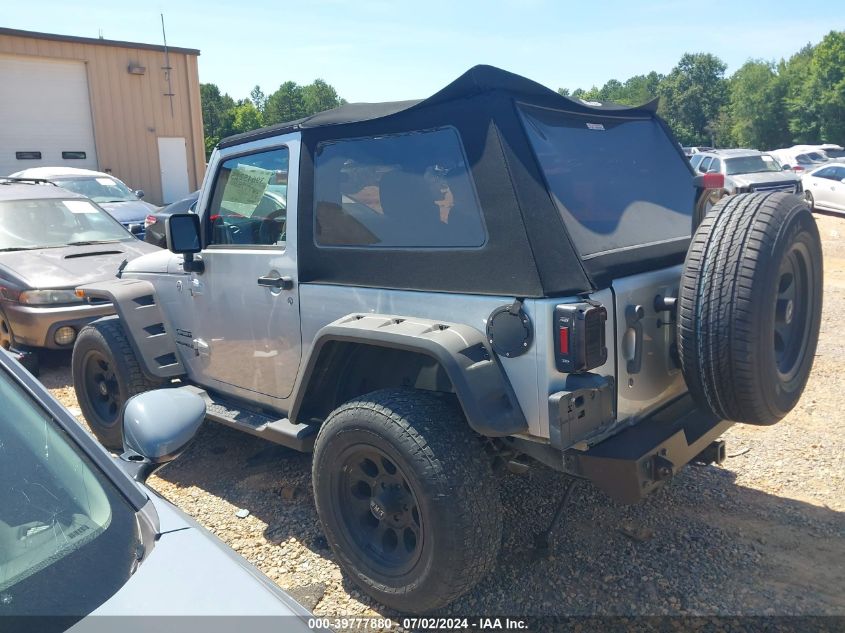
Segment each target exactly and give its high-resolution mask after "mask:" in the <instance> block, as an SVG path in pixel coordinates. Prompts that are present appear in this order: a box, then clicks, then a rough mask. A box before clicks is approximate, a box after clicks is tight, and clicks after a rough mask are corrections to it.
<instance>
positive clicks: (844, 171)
mask: <svg viewBox="0 0 845 633" xmlns="http://www.w3.org/2000/svg"><path fill="white" fill-rule="evenodd" d="M801 181H802V182H803V183H804V196H805V197H806V198H807V202H808V203H809V204H810V208H811V209H813V211H816V210H820V211H836V212H839V213H845V162H841V163H828V164H827V165H822V166H821V167H816V168H815V169H813V170H811V171H810V172H808V173H807V174H805V175H804V176H803V177H802V178H801Z"/></svg>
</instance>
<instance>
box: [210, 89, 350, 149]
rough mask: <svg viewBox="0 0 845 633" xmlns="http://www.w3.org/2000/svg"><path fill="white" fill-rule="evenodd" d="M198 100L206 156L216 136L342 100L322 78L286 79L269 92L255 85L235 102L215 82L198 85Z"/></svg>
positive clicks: (306, 113) (272, 122)
mask: <svg viewBox="0 0 845 633" xmlns="http://www.w3.org/2000/svg"><path fill="white" fill-rule="evenodd" d="M200 101H201V103H202V121H203V127H204V128H205V129H204V133H205V153H206V157H208V156H210V155H211V150H213V149H214V146H215V145H217V143H219V142H220V139H223V138H226V137H227V136H231V135H232V134H239V133H241V132H248V131H250V130H254V129H256V128H259V127H263V126H266V125H275V124H276V123H284V122H286V121H294V120H296V119H301V118H302V117H306V116H310V115H312V114H316V113H317V112H322V111H323V110H329V109H331V108H336V107H337V106H339V105H341V104H342V103H345V101H344V100H343V99H341V98H340V97H339V96H338V94H337V91H336V90H335V89H334V88H332V87H331V86H330V85H329V84H327V83H326V82H325V81H323V80H322V79H315V80H314V81H313V82H312V83H310V84H308V85H306V86H301V85H299V84H297V83H296V82H294V81H286V82H284V83H283V84H282V85H281V86H279V88H278V90H276V91H275V92H273V93H272V94H270V95H265V94H264V92H263V91H262V90H261V87H260V86H255V88H253V89H252V91H251V92H250V93H249V98H248V99H240V100H238V101H235V100H234V99H233V98H232V97H230V96H229V95H228V94H225V93H223V94H221V92H220V88H218V87H217V86H216V85H215V84H200Z"/></svg>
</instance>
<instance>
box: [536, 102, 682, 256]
mask: <svg viewBox="0 0 845 633" xmlns="http://www.w3.org/2000/svg"><path fill="white" fill-rule="evenodd" d="M520 111H521V113H522V116H523V119H524V121H525V129H526V131H527V132H528V136H529V139H530V140H531V145H532V146H533V148H534V152H535V154H536V155H537V159H538V161H539V163H540V167H541V168H542V170H543V173H544V175H545V177H546V181H547V183H548V188H549V192H550V193H551V195H552V198H553V200H554V202H555V204H556V205H557V207H558V211H559V212H560V214H561V216H562V218H563V221H564V223H565V224H566V228H567V229H568V230H569V233H570V235H571V237H572V240H573V242H574V243H575V244H576V245H577V246H578V248H579V250H580V252H581V255H582V256H584V257H588V256H590V255H596V254H599V253H603V252H608V251H614V250H618V249H622V248H628V247H632V246H645V245H648V244H652V243H656V242H667V241H672V240H680V239H684V238H687V237H688V236H689V235H690V232H691V229H692V211H693V201H694V200H695V189H694V185H693V179H692V174H691V173H690V168H689V165H688V164H687V163H686V161H684V160H683V157H682V156H681V155H680V154H679V152H678V150H677V149H676V148H675V146H674V144H673V143H672V142H671V141H670V140H669V138H668V136H667V135H666V132H665V131H664V130H663V128H662V127H661V126H660V124H659V123H658V122H656V121H654V120H653V119H650V118H648V119H627V120H626V119H618V118H611V117H607V118H602V116H601V115H600V114H596V115H595V116H590V117H583V118H582V117H580V116H572V115H569V114H567V113H564V112H559V111H556V110H547V109H544V108H537V107H533V106H527V105H522V106H520ZM656 182H659V183H660V186H655V185H654V183H656Z"/></svg>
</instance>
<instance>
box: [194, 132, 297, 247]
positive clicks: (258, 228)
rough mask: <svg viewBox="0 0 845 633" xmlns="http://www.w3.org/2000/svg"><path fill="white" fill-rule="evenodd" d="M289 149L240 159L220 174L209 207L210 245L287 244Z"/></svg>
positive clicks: (222, 169)
mask: <svg viewBox="0 0 845 633" xmlns="http://www.w3.org/2000/svg"><path fill="white" fill-rule="evenodd" d="M288 163H289V154H288V149H287V148H286V147H280V148H277V149H272V150H269V151H264V152H259V153H256V154H249V155H246V156H238V157H235V158H230V159H228V160H227V161H225V162H224V163H223V164H222V165H221V166H220V169H219V170H218V172H217V177H216V180H215V182H214V190H213V194H212V198H211V205H210V206H209V212H208V217H209V220H210V222H211V239H210V244H211V245H260V246H280V247H284V245H285V224H286V219H287V180H288Z"/></svg>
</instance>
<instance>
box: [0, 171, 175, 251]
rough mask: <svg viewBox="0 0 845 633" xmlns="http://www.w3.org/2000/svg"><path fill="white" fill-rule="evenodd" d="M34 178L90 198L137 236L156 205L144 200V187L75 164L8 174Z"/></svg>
mask: <svg viewBox="0 0 845 633" xmlns="http://www.w3.org/2000/svg"><path fill="white" fill-rule="evenodd" d="M9 177H10V178H37V179H42V180H47V181H49V182H52V183H53V184H55V185H58V186H59V187H62V188H63V189H67V190H68V191H73V192H75V193H78V194H81V195H83V196H85V197H87V198H89V199H90V200H93V201H94V202H96V203H97V204H99V205H100V206H101V207H103V208H104V209H105V210H106V211H108V212H109V213H111V214H112V216H114V218H115V219H116V220H117V221H118V222H120V223H121V224H122V225H123V226H125V227H126V228H127V229H129V230H131V232H132V233H133V234H134V235H136V236H137V237H138V239H144V218H146V217H147V215H148V214H150V213H155V212H156V211H158V209H159V208H158V207H157V206H155V205H152V204H150V203H149V202H144V201H143V200H141V198H143V197H144V192H143V191H140V190H138V191H133V190H131V189H130V188H129V187H127V186H126V185H125V184H124V183H123V182H122V181H120V180H118V179H117V178H115V177H114V176H112V175H111V174H106V173H104V172H100V171H91V170H90V169H77V168H75V167H33V168H31V169H24V170H23V171H19V172H17V173H14V174H12V175H11V176H9Z"/></svg>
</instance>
